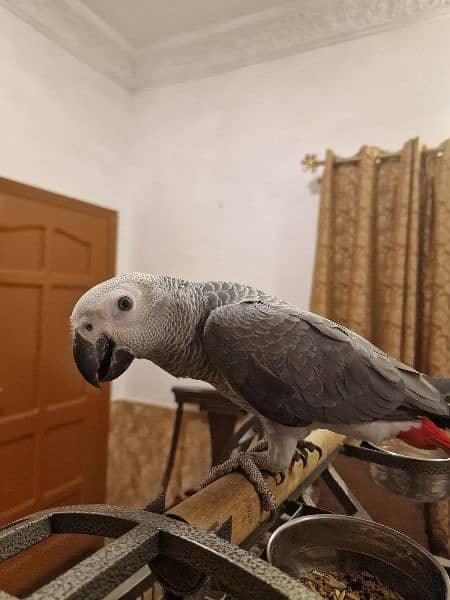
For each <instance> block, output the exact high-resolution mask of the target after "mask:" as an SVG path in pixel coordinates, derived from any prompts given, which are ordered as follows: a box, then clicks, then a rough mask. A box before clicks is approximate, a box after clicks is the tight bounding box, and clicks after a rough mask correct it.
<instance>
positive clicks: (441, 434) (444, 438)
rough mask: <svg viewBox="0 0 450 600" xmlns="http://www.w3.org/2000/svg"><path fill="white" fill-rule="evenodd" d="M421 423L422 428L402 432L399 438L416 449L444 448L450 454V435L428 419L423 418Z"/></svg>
mask: <svg viewBox="0 0 450 600" xmlns="http://www.w3.org/2000/svg"><path fill="white" fill-rule="evenodd" d="M420 421H421V423H422V425H421V427H412V428H411V429H408V431H402V432H401V433H399V434H398V436H397V437H398V438H400V439H401V440H403V441H404V442H406V443H407V444H409V445H410V446H414V447H415V448H421V449H422V450H433V449H434V448H442V450H445V451H446V452H448V453H449V454H450V437H449V435H448V434H447V433H446V432H445V431H443V430H442V429H439V427H438V426H437V425H435V424H434V423H433V421H430V419H428V418H427V417H422V418H421V419H420Z"/></svg>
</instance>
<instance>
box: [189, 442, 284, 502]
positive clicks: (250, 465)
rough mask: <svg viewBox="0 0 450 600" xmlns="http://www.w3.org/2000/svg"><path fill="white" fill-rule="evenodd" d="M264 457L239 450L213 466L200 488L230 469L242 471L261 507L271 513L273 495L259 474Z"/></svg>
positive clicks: (229, 471)
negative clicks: (234, 454)
mask: <svg viewBox="0 0 450 600" xmlns="http://www.w3.org/2000/svg"><path fill="white" fill-rule="evenodd" d="M263 441H264V440H263ZM266 458H267V457H266V455H265V454H262V453H261V452H260V451H256V452H252V451H250V452H240V453H239V454H237V455H236V456H234V457H233V458H229V459H228V460H226V461H225V462H224V463H222V464H221V465H217V466H216V467H213V468H212V469H211V473H210V474H209V477H207V479H205V481H203V482H202V483H201V485H200V488H201V489H203V488H205V487H206V486H207V485H209V484H210V483H212V482H213V481H216V479H220V477H223V476H224V475H228V473H231V472H232V471H238V470H239V471H243V472H244V474H245V476H246V477H247V479H248V480H249V481H250V482H251V483H252V484H253V486H254V488H255V490H256V492H257V494H258V496H259V498H260V500H261V505H262V507H263V509H264V510H266V511H268V512H270V513H273V512H274V511H275V510H276V507H277V504H276V502H275V497H274V495H273V494H272V492H271V491H270V489H269V486H268V485H267V483H266V481H265V479H264V477H263V476H262V474H261V469H264V466H265V460H266Z"/></svg>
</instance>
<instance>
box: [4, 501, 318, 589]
mask: <svg viewBox="0 0 450 600" xmlns="http://www.w3.org/2000/svg"><path fill="white" fill-rule="evenodd" d="M60 533H81V534H88V535H97V536H102V537H107V538H115V539H114V541H112V542H111V543H108V544H106V545H105V546H104V547H103V548H101V549H100V550H98V551H97V552H95V553H94V554H92V555H91V556H89V557H87V558H86V559H84V560H83V561H82V562H80V563H78V564H77V565H75V566H74V567H72V568H71V569H69V570H68V571H66V572H65V573H63V574H62V575H60V576H58V577H56V578H55V579H54V580H52V581H51V582H50V583H48V584H46V585H44V586H43V587H41V588H40V589H39V590H37V591H35V592H33V593H32V594H31V595H30V596H28V597H27V598H28V599H29V600H100V599H101V598H104V597H105V596H106V595H107V594H109V593H110V592H112V591H113V590H116V589H117V587H118V586H119V585H120V584H122V583H123V582H124V581H126V580H127V579H128V578H129V577H130V576H132V575H133V574H135V573H137V572H138V571H139V570H140V569H142V567H145V566H146V565H149V566H150V568H151V570H152V572H153V573H155V574H156V575H157V578H158V579H159V580H160V581H161V582H163V583H164V585H165V587H166V589H169V590H171V591H172V592H173V593H175V594H180V595H183V594H187V593H191V592H193V591H195V589H198V588H199V587H200V586H201V585H202V583H203V581H204V580H205V577H209V578H213V580H214V581H215V582H217V584H218V585H219V586H220V588H221V589H223V590H225V591H228V592H229V593H230V594H232V595H233V596H234V597H236V598H244V599H249V600H250V599H252V600H254V599H257V598H261V599H264V600H285V599H290V600H315V599H316V598H318V596H317V595H316V594H315V593H313V592H310V591H309V590H307V589H306V588H304V587H303V586H301V585H300V584H299V583H298V582H296V581H295V580H294V579H292V578H291V577H289V576H288V575H285V574H284V573H282V572H281V571H280V570H278V569H276V568H275V567H272V566H271V565H269V564H268V563H267V562H265V561H263V560H261V559H259V558H256V557H255V556H253V555H252V554H250V553H249V552H246V551H245V550H242V549H241V548H238V547H236V546H233V545H232V544H230V543H228V542H226V541H225V540H223V539H221V538H220V537H218V536H217V535H215V534H214V533H208V532H204V531H202V530H200V529H196V528H194V527H191V526H189V525H187V524H186V523H183V522H181V521H177V520H174V519H172V518H169V517H166V516H161V515H156V514H153V513H149V512H146V511H144V510H137V509H127V508H117V507H111V506H104V505H89V506H75V507H67V508H55V509H51V510H47V511H43V512H40V513H36V514H35V515H32V516H30V517H27V518H25V519H22V520H20V521H16V522H15V523H13V524H11V525H9V526H7V527H5V528H4V529H2V530H0V561H1V560H6V559H7V558H10V557H12V556H14V555H16V554H18V553H19V552H21V551H23V550H25V549H26V548H29V547H30V546H33V545H35V544H37V543H39V542H41V541H43V540H45V539H47V538H48V537H50V536H51V535H54V534H60ZM141 591H143V590H142V589H141ZM135 594H136V595H137V590H135ZM136 595H135V596H133V597H136ZM124 597H130V596H128V595H127V596H124ZM0 600H17V599H16V598H15V597H14V596H11V595H10V594H7V593H6V592H2V591H0Z"/></svg>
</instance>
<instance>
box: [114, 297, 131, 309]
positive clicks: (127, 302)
mask: <svg viewBox="0 0 450 600" xmlns="http://www.w3.org/2000/svg"><path fill="white" fill-rule="evenodd" d="M117 306H118V307H119V310H131V309H132V308H133V300H132V299H131V298H130V297H129V296H122V297H121V298H119V300H118V301H117Z"/></svg>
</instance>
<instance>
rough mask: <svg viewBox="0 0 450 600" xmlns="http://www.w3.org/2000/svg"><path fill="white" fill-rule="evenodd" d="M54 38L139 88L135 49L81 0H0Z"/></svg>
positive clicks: (116, 78)
mask: <svg viewBox="0 0 450 600" xmlns="http://www.w3.org/2000/svg"><path fill="white" fill-rule="evenodd" d="M0 6H3V7H4V8H6V9H7V10H9V11H10V12H11V13H13V14H15V15H16V16H17V17H19V18H21V19H22V20H23V21H25V22H26V23H28V24H29V25H31V26H32V27H33V28H34V29H36V30H37V31H39V32H40V33H42V34H43V35H45V36H46V37H47V38H49V39H50V40H51V41H53V42H55V43H56V44H58V45H59V46H62V47H63V48H64V49H65V50H67V51H68V52H70V53H71V54H73V55H74V56H75V57H76V58H78V59H79V60H81V61H83V62H84V63H87V64H88V65H89V66H90V67H92V68H93V69H94V70H96V71H98V72H99V73H101V74H103V75H105V76H106V77H108V78H109V79H112V80H113V81H114V82H116V83H117V84H119V85H120V86H121V87H124V88H126V89H129V90H130V89H134V88H135V50H134V48H133V47H132V46H131V45H129V44H128V43H127V42H126V41H125V40H124V39H123V38H122V37H121V36H120V35H119V34H118V33H117V32H116V31H114V29H112V28H111V27H109V26H108V25H107V24H106V23H105V22H104V21H103V20H102V19H100V18H99V17H97V15H95V14H94V13H93V12H92V11H90V10H89V9H88V8H87V6H86V5H85V4H83V3H82V2H79V1H78V0H56V1H55V0H39V2H36V1H35V0H0Z"/></svg>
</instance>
